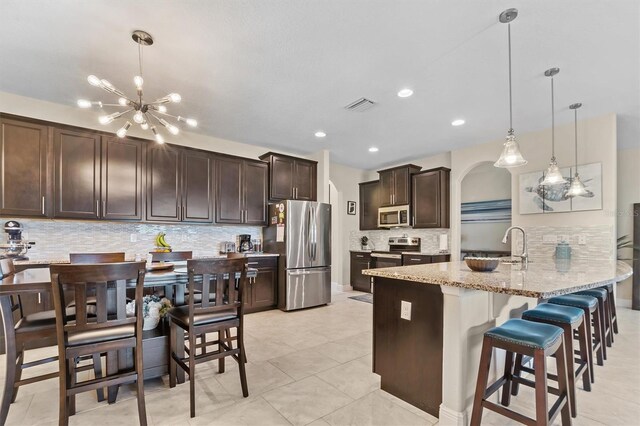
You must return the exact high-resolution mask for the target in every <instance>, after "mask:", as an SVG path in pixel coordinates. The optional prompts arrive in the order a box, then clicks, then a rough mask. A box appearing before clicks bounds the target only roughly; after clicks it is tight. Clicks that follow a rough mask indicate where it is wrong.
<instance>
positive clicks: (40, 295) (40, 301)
mask: <svg viewBox="0 0 640 426" xmlns="http://www.w3.org/2000/svg"><path fill="white" fill-rule="evenodd" d="M38 303H42V294H41V293H38Z"/></svg>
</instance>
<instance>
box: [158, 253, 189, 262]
mask: <svg viewBox="0 0 640 426" xmlns="http://www.w3.org/2000/svg"><path fill="white" fill-rule="evenodd" d="M149 254H151V256H152V259H153V262H178V261H181V260H182V261H184V260H189V259H193V252H192V251H170V252H156V251H152V252H149Z"/></svg>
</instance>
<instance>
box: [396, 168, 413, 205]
mask: <svg viewBox="0 0 640 426" xmlns="http://www.w3.org/2000/svg"><path fill="white" fill-rule="evenodd" d="M410 186H411V177H410V176H409V169H408V168H402V169H396V170H394V171H393V205H395V206H401V205H403V204H409V198H410V197H411V193H410V191H409V188H410Z"/></svg>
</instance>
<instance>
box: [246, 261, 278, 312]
mask: <svg viewBox="0 0 640 426" xmlns="http://www.w3.org/2000/svg"><path fill="white" fill-rule="evenodd" d="M277 277H278V270H277V269H276V268H260V269H258V275H257V276H256V278H255V281H254V280H251V281H252V284H250V285H249V287H251V293H252V300H251V302H252V303H251V308H252V309H260V308H269V307H272V306H275V304H276V282H277Z"/></svg>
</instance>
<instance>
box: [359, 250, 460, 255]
mask: <svg viewBox="0 0 640 426" xmlns="http://www.w3.org/2000/svg"><path fill="white" fill-rule="evenodd" d="M349 251H350V252H351V253H371V252H374V251H387V250H349ZM400 254H409V255H411V254H414V255H416V256H439V255H448V254H451V253H449V252H448V251H403V252H400Z"/></svg>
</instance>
